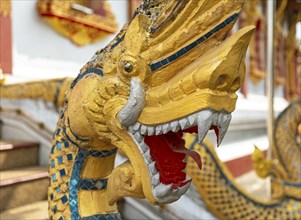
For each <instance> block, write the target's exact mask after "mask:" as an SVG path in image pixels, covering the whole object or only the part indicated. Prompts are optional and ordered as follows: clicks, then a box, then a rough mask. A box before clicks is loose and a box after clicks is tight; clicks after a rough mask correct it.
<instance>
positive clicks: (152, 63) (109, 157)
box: [6, 0, 254, 219]
mask: <svg viewBox="0 0 301 220" xmlns="http://www.w3.org/2000/svg"><path fill="white" fill-rule="evenodd" d="M243 2H244V1H242V0H224V1H212V0H202V1H199V0H187V1H176V0H173V1H170V0H164V1H156V0H150V1H144V2H143V4H142V5H141V6H140V7H139V8H138V9H137V10H136V13H135V16H134V17H133V20H132V21H131V23H130V24H129V25H128V26H125V27H124V28H123V29H122V30H121V31H120V33H119V34H117V36H116V37H115V39H113V41H112V42H111V43H110V44H109V45H108V46H106V47H105V48H104V49H102V50H99V51H97V52H96V54H95V55H94V56H93V58H92V59H91V60H90V61H89V62H88V63H87V64H86V65H85V66H84V67H83V68H82V69H81V71H80V74H79V75H78V76H77V77H76V78H75V79H74V81H73V82H72V83H71V84H69V85H70V87H69V89H68V91H67V92H66V95H65V101H64V104H63V106H62V110H61V113H60V119H59V121H58V124H57V128H56V131H55V134H54V138H53V141H52V150H51V153H50V160H49V177H50V186H49V192H48V199H49V216H50V218H52V219H69V218H72V219H79V218H110V219H118V218H120V214H119V213H118V210H117V207H116V201H117V200H118V199H120V198H122V197H124V196H131V197H135V198H146V199H147V200H148V201H149V202H150V203H152V204H158V205H163V204H166V203H171V202H174V201H176V200H178V199H179V198H180V197H181V196H182V195H183V194H184V193H185V192H186V191H187V190H188V188H189V186H190V184H191V179H190V177H189V176H188V175H187V174H186V173H185V172H184V169H185V167H186V160H184V159H185V158H186V156H189V157H191V158H193V160H194V161H195V162H196V164H197V166H198V168H200V167H201V166H202V162H201V158H200V155H199V154H198V153H197V152H195V151H193V150H189V149H187V148H186V147H185V141H184V140H183V139H182V137H183V135H184V133H197V134H198V138H199V141H200V142H201V141H202V139H203V138H204V137H205V135H206V133H207V131H208V130H209V129H213V130H215V132H216V134H217V139H218V144H220V143H221V141H222V139H223V137H224V136H225V134H226V132H227V129H228V126H229V123H230V121H231V112H232V111H233V110H234V109H235V103H236V99H237V95H236V94H235V92H236V91H237V90H238V89H239V88H240V86H241V84H242V82H243V80H244V76H245V64H244V59H245V54H246V50H247V47H248V43H249V41H250V38H251V36H252V33H253V31H254V27H251V26H249V27H245V28H242V29H241V30H239V31H238V32H237V33H235V34H233V35H232V36H231V37H229V38H227V39H226V37H227V35H228V33H229V31H230V30H231V28H232V27H233V25H234V23H235V21H236V20H237V18H238V17H239V13H240V10H241V7H242V5H243ZM56 85H57V84H56ZM61 93H62V92H61V91H60V92H59V94H61ZM6 94H7V93H6ZM7 95H8V96H9V94H7ZM58 103H60V104H61V103H62V102H58ZM117 149H118V150H121V151H122V152H124V153H125V155H126V156H127V158H128V161H127V162H125V163H124V164H122V165H120V166H118V167H115V168H114V161H115V155H116V152H117ZM170 164H173V166H172V167H171V166H170Z"/></svg>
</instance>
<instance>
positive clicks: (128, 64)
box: [123, 62, 133, 73]
mask: <svg viewBox="0 0 301 220" xmlns="http://www.w3.org/2000/svg"><path fill="white" fill-rule="evenodd" d="M123 69H124V70H125V71H126V72H128V73H130V72H132V71H133V64H132V63H131V62H126V63H125V64H124V66H123Z"/></svg>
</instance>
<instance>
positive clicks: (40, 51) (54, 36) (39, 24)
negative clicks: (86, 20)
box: [12, 0, 128, 78]
mask: <svg viewBox="0 0 301 220" xmlns="http://www.w3.org/2000/svg"><path fill="white" fill-rule="evenodd" d="M108 2H109V4H110V5H111V9H112V11H113V13H114V15H115V17H116V20H117V23H118V27H119V29H120V28H122V26H123V25H124V23H126V22H127V18H128V1H126V0H117V1H116V0H111V1H108ZM12 10H13V17H12V19H13V61H14V62H13V73H14V75H15V76H16V75H17V76H23V77H25V78H32V77H33V78H35V77H34V76H37V78H48V77H51V78H52V77H63V76H64V75H72V76H76V75H77V73H78V71H79V68H80V67H81V66H83V65H84V64H85V63H86V62H87V61H88V60H89V59H90V58H91V57H92V56H93V54H94V52H95V51H96V50H98V49H100V48H103V47H104V46H106V45H107V44H108V43H109V42H110V41H111V40H112V38H113V37H114V35H111V36H109V37H107V38H105V39H104V40H102V41H100V42H98V43H94V44H90V45H87V46H84V47H78V46H76V45H74V44H73V43H71V42H70V40H69V39H67V38H65V37H62V36H61V35H59V34H58V33H57V32H55V31H54V30H53V29H52V28H51V27H50V26H49V25H47V24H46V23H45V22H44V21H43V20H42V19H41V17H40V16H39V15H38V13H37V10H36V1H35V0H22V1H19V0H13V1H12ZM31 75H33V76H32V77H31Z"/></svg>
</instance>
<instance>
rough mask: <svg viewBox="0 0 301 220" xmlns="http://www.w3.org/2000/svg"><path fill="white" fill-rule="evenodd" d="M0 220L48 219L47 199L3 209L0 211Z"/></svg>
mask: <svg viewBox="0 0 301 220" xmlns="http://www.w3.org/2000/svg"><path fill="white" fill-rule="evenodd" d="M0 219H1V220H16V219H22V220H33V219H34V220H46V219H48V202H47V200H43V201H38V202H34V203H30V204H26V205H24V206H20V207H16V208H12V209H8V210H5V211H4V212H1V213H0Z"/></svg>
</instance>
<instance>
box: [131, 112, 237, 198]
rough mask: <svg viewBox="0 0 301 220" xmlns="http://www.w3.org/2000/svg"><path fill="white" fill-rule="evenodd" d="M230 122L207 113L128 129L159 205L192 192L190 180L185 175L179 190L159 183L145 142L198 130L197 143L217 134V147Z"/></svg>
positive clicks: (227, 117)
mask: <svg viewBox="0 0 301 220" xmlns="http://www.w3.org/2000/svg"><path fill="white" fill-rule="evenodd" d="M230 121H231V114H230V113H227V112H225V111H215V110H212V109H204V110H201V111H199V112H197V113H193V114H191V115H188V116H186V117H183V118H181V119H177V120H173V121H170V122H168V123H163V124H157V125H144V124H141V123H139V122H136V123H135V124H134V125H132V126H129V127H128V133H129V135H130V136H131V137H132V139H133V140H134V142H135V143H136V145H137V146H138V149H139V150H140V152H141V155H142V157H143V159H144V161H145V164H146V165H147V169H148V174H149V178H150V184H151V190H152V194H153V196H154V198H155V200H156V201H157V203H170V202H173V201H176V200H178V199H179V198H180V197H181V196H182V195H183V194H184V193H185V192H186V191H187V190H188V188H189V186H190V182H191V179H190V177H189V176H188V175H187V174H186V178H185V180H184V181H183V182H185V184H184V185H183V186H181V187H178V188H176V189H174V188H173V184H164V183H162V182H161V181H160V173H159V172H158V170H157V169H156V167H155V161H154V160H153V159H152V157H151V155H150V148H149V146H147V145H146V144H145V142H144V137H145V136H154V135H161V134H167V133H168V132H178V131H179V130H185V129H189V128H192V127H196V126H197V128H198V129H197V130H198V139H199V142H202V141H203V139H204V137H205V136H206V134H207V132H208V130H209V129H212V128H213V127H214V128H215V130H216V134H217V142H218V145H219V144H220V143H221V142H222V139H223V138H224V136H225V134H226V132H227V129H228V127H229V124H230Z"/></svg>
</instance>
